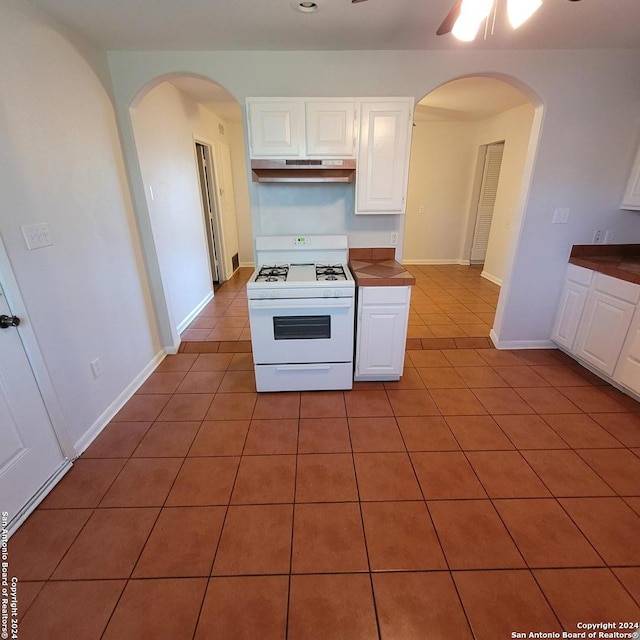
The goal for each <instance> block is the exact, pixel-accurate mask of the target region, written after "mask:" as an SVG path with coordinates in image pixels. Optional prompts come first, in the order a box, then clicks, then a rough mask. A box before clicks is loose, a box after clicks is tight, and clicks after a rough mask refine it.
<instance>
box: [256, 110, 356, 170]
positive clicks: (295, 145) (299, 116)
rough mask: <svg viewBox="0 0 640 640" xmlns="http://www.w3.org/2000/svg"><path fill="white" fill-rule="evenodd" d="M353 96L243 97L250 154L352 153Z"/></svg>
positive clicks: (309, 155) (330, 155)
mask: <svg viewBox="0 0 640 640" xmlns="http://www.w3.org/2000/svg"><path fill="white" fill-rule="evenodd" d="M355 116H356V106H355V100H353V99H335V100H332V99H324V100H316V99H306V98H279V99H269V98H247V117H248V120H249V140H250V150H251V157H252V158H322V157H327V158H338V157H353V156H354V155H355V150H356V144H355V141H356V138H357V129H356V122H357V120H356V117H355Z"/></svg>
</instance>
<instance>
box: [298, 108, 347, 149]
mask: <svg viewBox="0 0 640 640" xmlns="http://www.w3.org/2000/svg"><path fill="white" fill-rule="evenodd" d="M305 130H306V143H307V155H308V156H310V157H311V156H327V157H331V158H333V157H339V156H347V157H353V155H354V154H355V150H356V108H355V102H354V101H353V100H332V101H326V102H317V101H315V100H314V101H311V100H309V101H307V102H306V104H305Z"/></svg>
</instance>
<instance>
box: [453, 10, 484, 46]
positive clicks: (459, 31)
mask: <svg viewBox="0 0 640 640" xmlns="http://www.w3.org/2000/svg"><path fill="white" fill-rule="evenodd" d="M493 2H494V0H462V5H461V7H460V15H459V16H458V19H457V20H456V22H455V24H454V25H453V29H452V30H451V33H452V34H453V35H454V36H455V37H456V38H458V40H462V41H464V42H471V41H472V40H473V39H475V37H476V35H477V34H478V29H479V28H480V25H481V24H482V22H483V21H484V20H486V19H487V18H488V17H489V14H490V13H491V9H492V8H493Z"/></svg>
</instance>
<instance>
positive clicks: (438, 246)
mask: <svg viewBox="0 0 640 640" xmlns="http://www.w3.org/2000/svg"><path fill="white" fill-rule="evenodd" d="M477 136H478V123H476V122H453V121H444V120H438V121H424V120H423V121H418V122H416V126H415V127H414V128H413V142H412V145H411V163H410V165H409V189H408V193H407V214H406V227H405V239H404V243H405V244H404V256H403V259H404V262H407V263H417V264H429V263H443V262H445V263H446V262H453V263H458V262H460V261H462V260H463V255H462V253H461V251H462V244H463V239H464V236H465V232H466V225H467V217H468V212H469V201H470V197H471V189H472V186H473V178H474V174H475V165H476V157H477V153H478V147H477ZM421 206H422V207H424V213H418V209H419V207H421ZM467 257H468V256H467Z"/></svg>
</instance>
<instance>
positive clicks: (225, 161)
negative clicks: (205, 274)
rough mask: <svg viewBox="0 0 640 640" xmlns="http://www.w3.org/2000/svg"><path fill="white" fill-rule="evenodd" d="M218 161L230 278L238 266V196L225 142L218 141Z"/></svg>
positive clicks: (227, 266) (219, 190) (225, 251)
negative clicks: (234, 187)
mask: <svg viewBox="0 0 640 640" xmlns="http://www.w3.org/2000/svg"><path fill="white" fill-rule="evenodd" d="M216 147H217V153H218V162H216V165H215V169H216V182H217V185H218V195H219V198H218V202H219V203H220V209H221V214H222V215H221V219H222V228H223V232H222V237H223V242H224V256H225V265H224V266H225V272H226V274H227V278H230V277H231V276H232V275H233V273H234V271H235V269H236V268H237V267H236V264H237V262H238V261H237V258H236V260H235V261H234V259H233V258H234V256H237V255H238V250H239V249H238V247H239V245H238V223H237V220H236V196H235V192H234V189H233V171H232V168H231V149H230V148H229V145H228V144H226V143H225V142H217V143H216Z"/></svg>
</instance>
